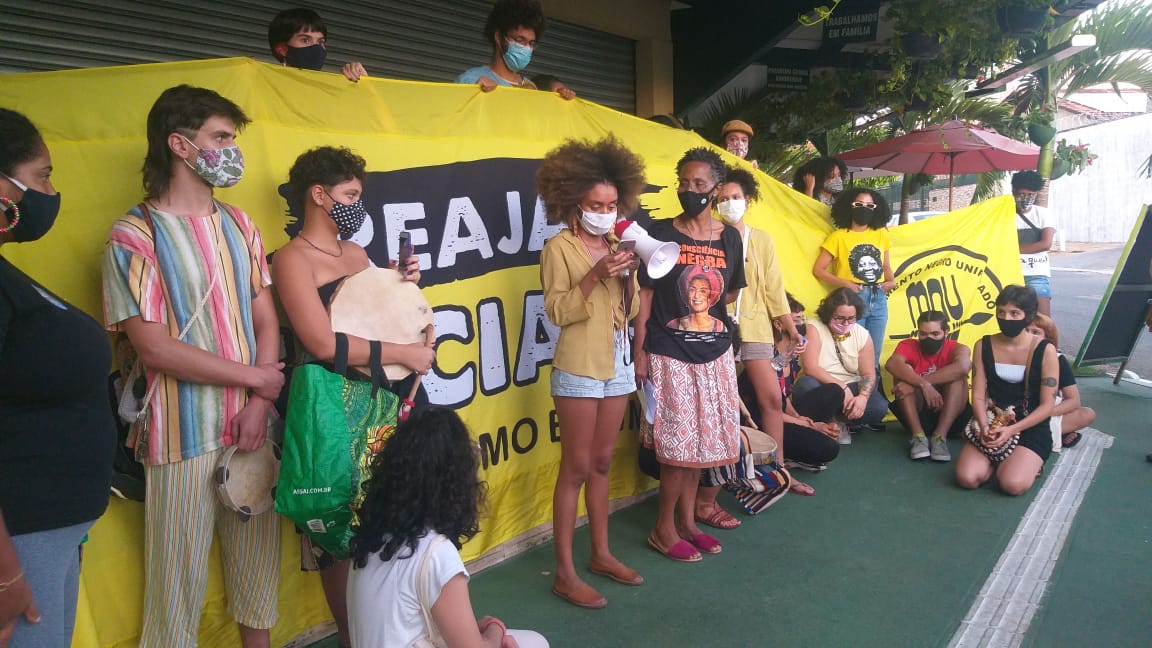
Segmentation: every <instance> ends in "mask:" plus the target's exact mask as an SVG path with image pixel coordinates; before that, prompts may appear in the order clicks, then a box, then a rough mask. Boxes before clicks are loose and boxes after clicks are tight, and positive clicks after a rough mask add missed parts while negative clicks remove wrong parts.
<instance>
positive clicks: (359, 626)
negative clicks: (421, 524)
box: [348, 532, 468, 648]
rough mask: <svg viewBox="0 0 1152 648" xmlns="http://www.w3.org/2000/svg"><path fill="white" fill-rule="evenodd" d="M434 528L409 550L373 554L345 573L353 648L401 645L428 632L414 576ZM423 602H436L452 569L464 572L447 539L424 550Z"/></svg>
mask: <svg viewBox="0 0 1152 648" xmlns="http://www.w3.org/2000/svg"><path fill="white" fill-rule="evenodd" d="M437 535H438V534H436V533H434V532H428V533H427V534H425V535H424V537H423V538H420V542H419V543H418V544H417V545H416V551H415V552H413V554H412V556H410V557H404V556H407V553H408V550H407V549H406V548H402V549H400V551H399V552H397V555H395V556H393V557H392V560H388V561H383V560H380V556H379V555H378V554H377V555H374V556H370V557H369V558H368V563H367V564H366V565H364V567H363V568H362V569H356V568H353V569H352V570H351V572H350V573H349V574H348V626H349V630H350V631H351V634H352V645H353V646H354V647H356V648H382V647H384V646H396V647H397V648H401V647H405V646H408V645H409V644H411V643H412V642H413V641H415V640H416V639H418V638H420V637H422V636H424V635H425V633H426V632H427V629H426V628H425V627H424V613H423V612H422V611H421V610H420V594H419V590H418V589H417V587H416V576H417V574H418V573H419V571H420V559H421V557H422V556H423V555H424V554H425V552H427V551H428V545H429V544H431V542H432V539H433V538H435V537H436V536H437ZM429 560H430V563H429V565H428V578H429V581H428V587H427V590H426V591H427V592H428V594H429V601H428V604H429V605H430V606H431V605H435V604H436V599H438V598H439V597H440V590H441V589H442V588H443V587H444V584H445V583H447V582H448V581H449V580H451V579H452V577H453V576H455V575H456V574H464V577H465V578H468V570H466V569H465V568H464V562H463V561H462V560H460V552H459V551H457V550H456V546H455V545H453V544H452V542H451V541H450V540H444V541H443V542H441V543H440V544H439V545H437V546H436V548H435V550H434V552H433V553H432V555H431V556H429Z"/></svg>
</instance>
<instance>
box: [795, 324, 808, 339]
mask: <svg viewBox="0 0 1152 648" xmlns="http://www.w3.org/2000/svg"><path fill="white" fill-rule="evenodd" d="M796 332H797V333H799V334H800V335H801V336H807V335H808V325H807V324H797V325H796Z"/></svg>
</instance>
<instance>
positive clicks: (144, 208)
mask: <svg viewBox="0 0 1152 648" xmlns="http://www.w3.org/2000/svg"><path fill="white" fill-rule="evenodd" d="M140 212H141V213H142V214H143V215H144V222H145V223H147V224H148V231H149V232H150V233H151V234H152V253H153V254H154V255H155V257H156V278H157V279H158V280H159V281H160V283H161V284H163V283H164V273H163V272H161V270H160V248H159V247H157V245H156V224H155V223H154V222H152V211H151V210H150V209H148V205H147V204H145V203H140ZM219 281H220V270H219V269H218V268H217V269H216V270H215V271H214V272H213V273H212V282H211V283H209V284H208V289H207V290H205V291H204V295H203V296H202V297H201V298H200V301H199V302H198V303H197V304H196V310H194V311H193V312H192V317H190V318H188V321H187V322H185V323H184V326H183V328H181V329H180V333H179V334H177V336H176V339H177V340H181V341H182V340H183V339H184V336H185V335H187V334H188V331H189V330H190V329H191V328H192V325H193V324H195V323H196V322H197V321H198V320H199V319H200V313H202V312H204V305H205V304H207V303H208V297H210V296H211V295H212V290H213V289H214V288H215V287H216V284H217V283H219ZM140 366H141V361H140V357H139V355H137V357H136V365H135V366H134V367H133V369H132V371H131V372H130V373H136V372H137V370H138V368H139V367H140ZM145 380H147V378H145ZM159 385H160V381H159V380H155V381H153V382H152V384H151V385H149V386H148V391H147V392H145V394H144V401H143V403H142V405H141V407H140V412H139V413H138V414H137V415H136V420H137V421H139V420H141V419H143V418H144V415H145V414H147V413H148V408H149V407H150V406H151V403H152V396H153V395H154V394H155V393H156V387H158V386H159Z"/></svg>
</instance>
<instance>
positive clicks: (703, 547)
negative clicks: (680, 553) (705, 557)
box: [685, 533, 724, 554]
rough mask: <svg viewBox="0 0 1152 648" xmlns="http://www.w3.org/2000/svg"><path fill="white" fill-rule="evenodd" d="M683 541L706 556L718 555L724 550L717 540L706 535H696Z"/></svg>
mask: <svg viewBox="0 0 1152 648" xmlns="http://www.w3.org/2000/svg"><path fill="white" fill-rule="evenodd" d="M685 540H687V541H688V542H691V543H692V545H693V546H694V547H696V548H697V549H699V550H700V551H701V552H703V553H706V554H718V553H720V551H721V550H722V549H723V548H724V547H723V545H721V544H720V541H719V540H717V539H716V538H713V537H712V536H710V535H708V534H707V533H697V534H696V535H694V536H692V537H690V538H685Z"/></svg>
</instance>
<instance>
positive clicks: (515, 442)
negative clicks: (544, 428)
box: [512, 417, 540, 454]
mask: <svg viewBox="0 0 1152 648" xmlns="http://www.w3.org/2000/svg"><path fill="white" fill-rule="evenodd" d="M521 430H528V435H529V436H528V442H527V443H523V442H522V441H523V440H522V439H521V433H520V431H521ZM539 434H540V431H539V430H538V429H537V427H536V420H535V419H533V418H531V417H525V418H522V419H520V420H519V421H516V425H515V427H513V428H512V449H513V450H515V451H516V454H528V453H529V452H531V450H532V448H535V447H536V439H537V437H538V436H539Z"/></svg>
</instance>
